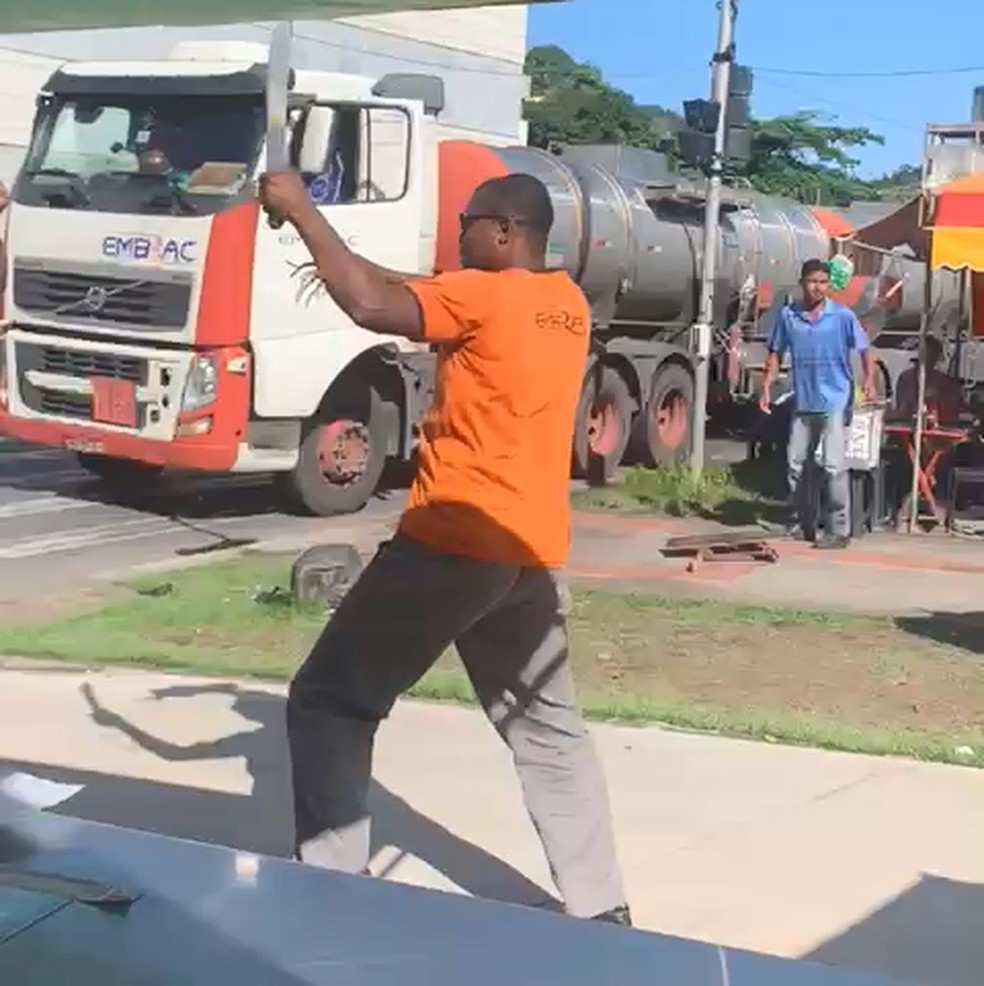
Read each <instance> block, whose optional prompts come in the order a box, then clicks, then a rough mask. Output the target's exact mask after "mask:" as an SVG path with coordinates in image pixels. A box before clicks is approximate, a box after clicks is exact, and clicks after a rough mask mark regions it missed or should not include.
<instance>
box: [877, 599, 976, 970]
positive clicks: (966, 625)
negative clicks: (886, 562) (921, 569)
mask: <svg viewBox="0 0 984 986" xmlns="http://www.w3.org/2000/svg"><path fill="white" fill-rule="evenodd" d="M895 624H896V626H898V628H899V629H900V630H905V632H906V633H911V634H913V635H914V636H916V637H925V638H927V639H928V640H934V641H936V642H937V643H940V644H949V645H950V646H952V647H959V648H961V649H962V650H966V651H970V652H971V653H972V654H984V612H980V613H929V614H928V615H926V616H900V617H898V618H897V619H896V620H895ZM981 981H982V982H984V974H982V979H981Z"/></svg>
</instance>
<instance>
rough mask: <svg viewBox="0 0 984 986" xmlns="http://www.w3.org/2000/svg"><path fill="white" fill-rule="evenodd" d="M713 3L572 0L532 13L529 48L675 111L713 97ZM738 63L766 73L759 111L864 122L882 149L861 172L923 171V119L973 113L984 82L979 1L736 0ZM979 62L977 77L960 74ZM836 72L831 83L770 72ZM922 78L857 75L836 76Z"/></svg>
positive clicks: (760, 78)
mask: <svg viewBox="0 0 984 986" xmlns="http://www.w3.org/2000/svg"><path fill="white" fill-rule="evenodd" d="M717 17H718V12H717V6H716V3H715V0H568V2H565V3H558V4H546V5H544V6H540V7H533V8H532V11H531V14H530V33H529V41H530V45H538V44H558V45H560V46H561V47H563V48H566V49H567V50H568V51H569V52H570V53H571V54H572V55H573V56H574V57H575V58H577V59H578V60H579V61H589V62H592V63H593V64H595V65H597V66H598V67H599V68H601V69H602V71H603V72H604V73H605V76H606V78H608V79H609V81H611V82H613V83H615V84H616V85H618V86H620V87H621V88H623V89H627V90H628V91H629V92H631V93H632V95H633V96H635V97H636V99H637V100H639V101H640V102H644V103H659V104H661V105H663V106H669V107H673V108H674V109H679V108H680V103H681V102H682V101H683V100H684V99H691V98H694V97H700V96H705V95H707V92H708V86H709V81H708V80H709V69H708V61H709V58H710V55H711V53H712V51H713V49H714V44H715V40H716V37H717ZM737 45H738V60H739V61H741V62H744V63H745V64H748V65H752V66H753V67H755V68H756V69H760V71H758V72H757V73H756V77H755V94H754V96H753V107H754V111H755V113H756V114H757V115H758V116H761V117H769V116H776V115H779V114H782V113H790V112H795V111H797V110H800V109H816V110H819V111H821V112H823V113H824V114H827V115H830V116H834V117H836V118H837V122H838V123H841V124H843V125H845V126H851V125H863V126H868V127H870V128H871V129H872V130H874V131H875V132H876V133H880V134H881V135H882V136H884V138H885V146H884V147H872V148H868V149H864V150H859V151H858V153H857V157H859V158H861V161H862V165H861V169H860V170H861V173H862V174H865V175H871V174H881V173H882V172H884V171H887V170H891V169H893V168H894V167H896V166H897V165H899V164H903V163H912V164H918V163H920V161H921V158H922V145H923V135H924V130H925V125H926V124H927V123H930V122H933V123H959V122H963V121H966V120H968V119H969V118H970V107H971V100H972V93H973V89H974V87H975V86H977V85H984V0H931V2H921V0H853V2H850V0H848V2H842V3H837V2H827V3H820V4H816V5H807V4H798V3H792V2H790V0H740V4H739V15H738V22H737ZM971 66H981V68H980V71H976V72H956V71H954V70H955V69H959V68H963V67H971ZM766 69H780V70H788V71H789V72H790V73H797V72H799V73H806V72H820V73H834V77H832V78H818V77H815V76H809V75H800V74H785V73H783V72H769V71H766ZM925 70H932V71H933V72H934V73H936V72H938V73H939V74H927V75H909V76H905V75H896V76H894V77H880V78H851V77H845V76H844V75H843V74H842V75H841V76H840V77H838V76H837V75H836V74H837V73H853V72H872V73H905V72H914V71H917V72H918V71H925Z"/></svg>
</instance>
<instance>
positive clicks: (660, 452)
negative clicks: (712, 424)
mask: <svg viewBox="0 0 984 986" xmlns="http://www.w3.org/2000/svg"><path fill="white" fill-rule="evenodd" d="M693 406H694V381H693V377H691V375H690V373H689V372H688V371H687V370H686V369H685V368H684V367H682V366H680V365H679V364H678V363H667V364H666V365H665V366H662V367H660V369H658V370H657V371H656V374H655V376H654V377H653V385H652V388H651V390H650V393H649V402H648V403H647V405H646V414H645V421H644V425H645V434H644V435H643V436H642V437H643V443H642V445H643V448H642V451H643V460H644V462H645V464H646V465H647V466H650V467H656V466H672V465H674V464H676V463H677V462H682V461H683V460H684V459H686V458H687V456H689V455H690V446H691V442H692V433H691V422H692V420H693Z"/></svg>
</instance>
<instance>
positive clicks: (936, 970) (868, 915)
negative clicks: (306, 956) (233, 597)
mask: <svg viewBox="0 0 984 986" xmlns="http://www.w3.org/2000/svg"><path fill="white" fill-rule="evenodd" d="M282 719H283V708H282V692H281V691H280V690H278V689H275V688H267V687H262V686H258V685H255V684H250V685H241V686H236V685H232V684H226V683H221V682H218V683H217V682H208V681H202V680H200V679H188V678H179V677H176V676H164V675H159V674H144V673H139V672H134V671H114V672H112V673H109V672H98V673H95V672H94V673H85V672H81V671H77V670H70V669H58V670H54V669H52V670H40V669H30V668H8V669H6V670H2V671H0V758H2V760H3V761H5V764H4V765H3V766H4V767H7V766H10V765H11V764H14V765H22V766H25V767H26V769H30V770H34V771H36V772H38V773H40V774H42V775H44V776H47V777H53V778H58V779H65V780H77V781H78V782H80V783H84V784H85V785H86V787H85V789H84V790H83V791H82V792H81V793H80V794H78V795H76V796H75V797H74V798H72V799H71V800H70V801H69V802H68V803H67V804H66V805H65V806H64V810H65V811H66V812H67V813H69V814H75V815H80V816H83V817H87V818H92V819H95V820H100V821H110V822H118V823H120V824H124V825H129V826H133V827H140V828H147V829H152V830H154V831H160V832H164V833H168V834H173V835H178V836H185V837H190V838H198V839H203V840H209V841H216V842H222V843H225V844H229V845H235V846H240V847H243V848H249V849H253V850H259V851H266V852H273V853H284V852H285V851H286V849H287V846H288V844H289V838H290V835H289V826H290V818H289V801H288V788H287V775H286V756H285V750H284V737H283V726H282ZM596 734H597V739H598V743H599V746H600V750H601V753H602V756H603V758H604V761H605V766H606V769H607V771H608V776H609V778H610V783H611V788H612V798H613V804H614V812H615V816H616V824H617V830H618V838H619V843H620V848H621V854H622V858H623V863H624V866H625V869H626V876H627V879H628V883H629V889H630V896H631V903H632V906H633V909H634V911H635V914H636V917H637V921H638V923H639V924H640V925H642V926H644V927H647V928H650V929H653V930H659V931H662V932H667V933H671V934H680V935H686V936H690V937H696V938H704V939H708V940H714V941H717V942H720V943H723V944H727V945H733V946H738V947H745V948H751V949H755V950H759V951H764V952H772V953H775V954H780V955H786V956H806V955H808V956H810V957H812V958H814V959H817V960H819V961H825V962H829V963H832V964H837V965H843V966H847V967H853V968H858V969H866V970H871V971H877V972H882V973H885V974H888V975H892V976H895V977H896V978H900V979H906V980H912V981H915V982H923V983H927V984H932V986H979V984H980V982H981V969H984V936H982V935H981V929H982V928H984V840H982V838H981V835H982V833H984V783H982V778H981V775H980V774H979V773H977V772H974V771H972V770H970V769H962V768H951V767H941V766H931V765H926V764H918V763H914V762H908V761H902V760H877V759H871V758H866V757H857V756H848V755H842V754H830V753H824V752H818V751H811V750H797V749H789V748H783V747H777V746H769V745H756V744H750V743H742V742H737V741H732V740H723V739H717V738H713V737H707V736H691V735H683V734H679V733H673V732H668V731H665V730H660V729H629V728H621V727H612V726H601V727H598V728H597V730H596ZM377 765H378V771H377V776H378V784H377V786H376V790H375V792H374V803H375V806H376V819H377V824H376V831H375V836H376V842H377V852H376V856H375V859H374V864H373V865H374V869H375V871H376V872H377V873H378V874H381V875H385V876H386V877H387V878H389V879H395V880H401V881H407V882H411V883H418V884H423V885H427V886H432V887H438V888H445V889H448V890H458V891H465V892H471V893H475V894H479V895H483V896H489V897H498V898H502V899H506V900H513V901H519V902H524V903H529V904H534V905H536V904H541V905H542V904H545V903H546V902H548V900H549V888H550V884H549V879H548V874H547V871H546V867H545V864H544V861H543V859H542V857H541V855H540V851H539V847H538V844H537V842H536V839H535V837H534V835H533V832H532V829H531V827H530V825H529V823H528V821H527V819H526V817H525V814H524V811H523V807H522V803H521V801H520V797H519V792H518V789H517V785H516V783H515V779H514V777H513V774H512V769H511V765H510V763H509V760H508V757H507V755H506V752H505V750H504V749H503V748H502V747H501V746H500V745H499V743H498V741H497V739H496V738H495V736H494V734H493V733H492V731H491V729H490V728H489V727H488V726H487V725H486V723H485V722H484V721H483V720H482V718H481V717H480V716H479V715H477V714H476V713H474V712H472V711H469V710H465V709H460V708H453V707H440V706H432V705H426V704H418V703H404V704H402V705H400V706H399V708H398V709H397V711H396V713H395V714H394V716H393V719H392V721H391V722H390V723H388V724H387V725H386V727H385V728H384V729H383V731H382V733H381V737H380V742H379V745H378V758H377Z"/></svg>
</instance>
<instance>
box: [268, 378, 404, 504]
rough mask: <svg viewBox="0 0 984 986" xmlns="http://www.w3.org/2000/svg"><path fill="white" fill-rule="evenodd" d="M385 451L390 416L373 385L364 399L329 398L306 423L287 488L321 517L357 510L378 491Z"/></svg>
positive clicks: (363, 395)
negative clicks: (387, 422) (386, 421)
mask: <svg viewBox="0 0 984 986" xmlns="http://www.w3.org/2000/svg"><path fill="white" fill-rule="evenodd" d="M386 454H387V435H386V425H385V415H384V414H383V413H382V401H381V399H380V397H379V394H378V393H377V392H376V390H375V389H374V388H372V387H369V388H367V390H366V391H365V392H364V393H363V394H362V395H361V397H359V398H355V397H354V396H353V395H347V396H345V397H343V398H341V399H339V400H335V401H332V400H329V401H328V402H327V403H326V404H325V406H324V407H323V408H322V409H321V411H319V412H318V414H316V415H315V416H314V417H312V418H309V419H308V420H307V421H306V422H305V423H304V427H303V429H302V432H301V447H300V454H299V457H298V461H297V465H296V466H295V467H294V470H293V471H292V472H290V473H288V474H287V475H286V476H285V477H284V484H285V486H286V491H287V493H288V495H289V496H290V497H291V499H292V500H293V501H294V502H295V504H296V505H297V506H299V507H301V508H302V509H303V510H304V511H305V512H306V513H310V514H314V515H315V516H317V517H329V516H331V515H333V514H347V513H354V512H355V511H357V510H361V509H362V508H363V507H364V506H365V505H366V503H367V502H368V501H369V498H370V497H371V496H372V495H373V493H375V492H376V487H377V486H378V485H379V480H380V478H381V477H382V475H383V467H384V466H385V465H386Z"/></svg>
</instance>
